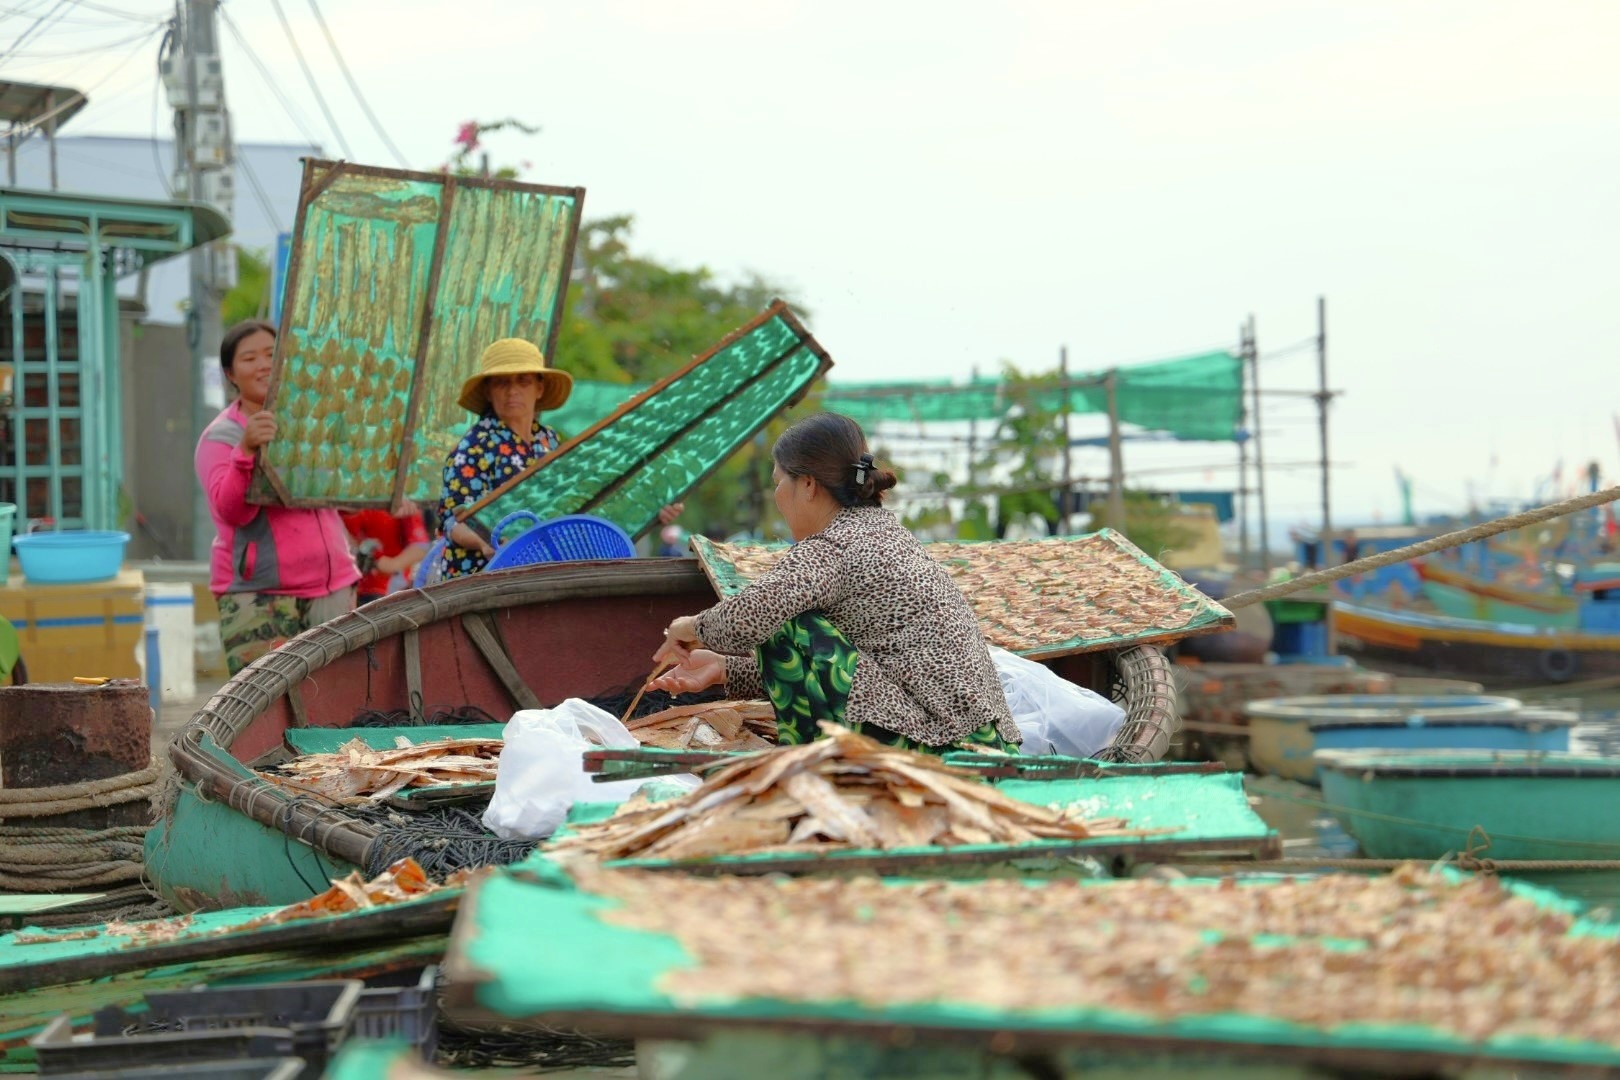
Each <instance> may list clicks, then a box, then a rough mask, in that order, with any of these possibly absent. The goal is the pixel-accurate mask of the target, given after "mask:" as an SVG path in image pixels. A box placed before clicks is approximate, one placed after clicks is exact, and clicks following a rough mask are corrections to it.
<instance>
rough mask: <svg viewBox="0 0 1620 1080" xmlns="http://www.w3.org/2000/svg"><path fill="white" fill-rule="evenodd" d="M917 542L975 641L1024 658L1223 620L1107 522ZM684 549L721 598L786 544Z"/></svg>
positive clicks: (1154, 637) (702, 544)
mask: <svg viewBox="0 0 1620 1080" xmlns="http://www.w3.org/2000/svg"><path fill="white" fill-rule="evenodd" d="M923 547H924V550H926V551H927V552H928V554H929V555H930V556H931V557H932V558H933V559H934V560H935V561H936V562H938V563H939V564H940V566H941V567H942V568H944V570H945V572H946V573H947V574H949V575H950V577H951V579H952V580H953V581H955V582H956V584H957V585H958V586H959V587H960V588H961V590H962V592H963V594H964V595H965V596H966V597H967V598H968V603H969V605H971V606H972V608H973V613H974V614H975V615H976V616H978V619H979V626H980V628H981V629H982V630H983V632H984V636H985V640H986V641H989V642H990V643H991V644H992V645H999V646H1001V647H1002V648H1004V649H1009V650H1011V651H1013V652H1017V653H1023V654H1024V655H1027V656H1060V655H1063V654H1065V653H1073V652H1089V651H1092V650H1094V649H1104V648H1114V647H1117V646H1119V645H1120V644H1122V643H1124V642H1126V641H1129V642H1131V643H1135V644H1141V643H1146V642H1151V641H1167V640H1173V639H1175V638H1180V637H1186V636H1188V635H1191V634H1206V633H1214V632H1216V631H1219V630H1223V629H1225V628H1227V627H1229V626H1231V625H1232V615H1231V613H1230V612H1228V611H1227V610H1226V609H1225V608H1223V607H1221V606H1220V605H1219V604H1217V603H1215V602H1214V601H1212V600H1210V599H1209V598H1207V597H1206V596H1204V595H1203V594H1202V593H1200V592H1199V591H1198V590H1196V589H1194V588H1192V587H1191V586H1190V585H1188V584H1187V583H1186V582H1185V581H1183V580H1182V579H1181V578H1179V577H1177V576H1176V575H1175V574H1174V573H1172V572H1171V571H1169V570H1166V569H1165V568H1164V567H1162V566H1160V565H1159V564H1158V563H1156V562H1154V561H1153V560H1152V559H1150V558H1149V557H1148V556H1147V555H1146V554H1144V553H1143V552H1142V551H1141V550H1140V549H1138V548H1137V547H1136V546H1135V545H1133V544H1132V543H1131V542H1130V541H1128V540H1126V539H1125V538H1124V537H1122V536H1120V535H1119V534H1118V533H1116V532H1114V531H1112V530H1110V529H1104V530H1102V531H1101V532H1097V533H1092V534H1091V535H1088V536H1078V537H1066V538H1056V539H1047V540H1021V541H1009V540H1001V541H994V542H986V543H971V544H966V543H934V544H925V545H923ZM693 549H694V550H695V551H696V553H697V556H698V559H699V560H700V561H701V562H702V564H703V569H704V572H705V573H707V574H708V575H709V580H710V581H711V582H712V583H713V584H714V587H715V589H716V591H717V592H719V593H720V595H722V596H730V595H733V594H734V593H736V592H738V591H739V590H740V589H742V588H743V586H745V585H746V584H747V583H748V582H750V581H752V580H754V579H755V578H757V577H759V576H760V575H761V574H764V573H765V572H766V571H768V570H770V568H771V567H773V566H775V565H776V562H777V560H778V559H780V558H781V557H782V553H783V551H784V550H786V549H784V548H777V547H766V546H763V545H753V544H721V543H715V542H714V541H712V540H708V539H705V538H703V537H694V538H693Z"/></svg>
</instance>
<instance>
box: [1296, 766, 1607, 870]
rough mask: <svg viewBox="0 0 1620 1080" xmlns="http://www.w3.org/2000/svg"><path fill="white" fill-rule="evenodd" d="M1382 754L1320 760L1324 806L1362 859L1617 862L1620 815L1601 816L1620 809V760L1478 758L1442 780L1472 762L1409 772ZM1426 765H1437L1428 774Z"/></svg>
mask: <svg viewBox="0 0 1620 1080" xmlns="http://www.w3.org/2000/svg"><path fill="white" fill-rule="evenodd" d="M1379 757H1380V755H1363V754H1354V753H1338V754H1335V753H1326V754H1323V755H1322V756H1321V757H1320V758H1319V759H1318V761H1319V764H1320V765H1321V773H1322V795H1323V799H1324V801H1325V802H1327V803H1328V805H1329V807H1330V809H1331V810H1332V813H1333V814H1334V816H1335V817H1337V818H1338V819H1339V821H1340V823H1341V824H1342V825H1343V826H1344V829H1345V831H1346V832H1348V833H1349V834H1350V835H1351V836H1352V837H1354V838H1355V840H1356V842H1357V844H1359V845H1360V847H1361V851H1362V854H1363V855H1365V856H1366V857H1368V858H1373V859H1438V858H1441V857H1443V856H1445V855H1446V854H1448V853H1451V852H1464V851H1468V850H1470V849H1472V850H1474V852H1475V853H1476V854H1478V855H1481V856H1488V857H1489V858H1492V859H1552V860H1566V859H1567V860H1591V859H1615V858H1620V817H1616V816H1615V815H1613V814H1609V813H1606V812H1602V811H1601V809H1599V808H1605V807H1610V806H1614V805H1615V804H1616V803H1617V802H1620V762H1612V763H1611V764H1612V765H1613V767H1612V768H1599V769H1591V770H1585V771H1583V772H1581V773H1579V774H1576V773H1570V774H1559V773H1558V772H1557V771H1556V770H1555V769H1553V768H1551V767H1550V766H1549V765H1547V764H1545V763H1547V762H1552V761H1555V760H1556V759H1557V758H1559V757H1573V755H1562V756H1559V755H1534V756H1531V755H1520V759H1522V760H1525V761H1536V760H1539V761H1541V762H1543V763H1544V764H1542V765H1540V766H1530V767H1527V768H1515V767H1513V766H1512V765H1508V764H1503V765H1495V766H1493V765H1492V764H1490V762H1491V761H1493V760H1504V761H1512V760H1514V758H1513V757H1512V756H1511V755H1500V754H1496V755H1493V754H1483V755H1476V756H1475V758H1474V760H1473V763H1472V764H1470V765H1465V766H1464V767H1461V768H1458V767H1457V766H1455V765H1453V766H1451V771H1450V772H1449V773H1448V772H1447V771H1446V766H1445V764H1444V763H1446V762H1453V763H1455V762H1458V761H1459V760H1461V761H1465V762H1466V761H1468V760H1469V759H1466V758H1463V757H1462V756H1461V755H1455V754H1444V755H1441V754H1436V755H1429V756H1425V755H1418V754H1409V755H1405V757H1407V758H1408V759H1409V760H1410V765H1409V766H1408V767H1406V768H1405V769H1403V770H1399V771H1393V770H1391V769H1389V768H1386V767H1385V766H1384V765H1383V764H1382V763H1380V761H1379V760H1378V759H1379ZM1381 757H1383V758H1385V759H1396V756H1395V755H1381ZM1397 760H1398V759H1397ZM1425 761H1428V762H1433V763H1435V764H1436V765H1437V766H1439V767H1437V768H1434V769H1432V770H1429V771H1425V770H1424V769H1423V768H1421V767H1419V766H1420V765H1421V763H1423V762H1425ZM1595 811H1596V812H1595ZM1476 830H1483V834H1481V833H1479V832H1477V831H1476ZM1487 844H1488V847H1487V846H1485V845H1487Z"/></svg>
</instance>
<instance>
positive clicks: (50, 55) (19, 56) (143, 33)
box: [10, 28, 152, 63]
mask: <svg viewBox="0 0 1620 1080" xmlns="http://www.w3.org/2000/svg"><path fill="white" fill-rule="evenodd" d="M151 36H152V31H151V29H150V28H147V29H145V30H138V31H136V32H135V33H133V34H130V35H129V36H128V37H122V38H119V39H118V40H117V41H105V42H101V43H99V44H96V45H85V46H83V47H81V48H77V49H59V50H57V51H55V52H27V53H19V52H13V53H11V54H10V56H11V59H12V61H14V62H18V63H33V62H35V61H39V60H69V59H72V58H73V57H75V56H90V55H93V54H95V53H98V52H106V51H107V50H108V49H117V48H120V47H122V46H124V45H128V44H130V43H131V42H135V41H140V40H143V39H145V38H148V37H151Z"/></svg>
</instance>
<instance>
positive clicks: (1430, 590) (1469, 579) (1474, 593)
mask: <svg viewBox="0 0 1620 1080" xmlns="http://www.w3.org/2000/svg"><path fill="white" fill-rule="evenodd" d="M1412 566H1413V569H1414V570H1415V571H1416V572H1417V576H1418V578H1419V579H1420V580H1422V582H1423V595H1424V596H1426V597H1427V598H1428V599H1429V602H1430V603H1432V604H1433V605H1434V606H1435V608H1436V609H1437V610H1438V611H1439V612H1440V614H1442V615H1449V616H1451V617H1452V618H1457V619H1478V620H1482V621H1485V622H1505V623H1514V624H1516V625H1520V626H1540V627H1545V628H1548V629H1554V630H1577V629H1579V628H1580V624H1581V611H1580V601H1579V600H1578V598H1576V597H1574V596H1568V595H1561V594H1559V593H1556V592H1548V591H1545V590H1532V589H1521V588H1515V587H1514V586H1511V585H1505V584H1502V583H1501V582H1494V581H1482V580H1480V579H1479V578H1476V577H1474V576H1472V575H1470V574H1465V573H1463V572H1462V571H1460V570H1453V569H1449V568H1447V567H1444V566H1440V565H1437V564H1435V563H1433V562H1429V561H1427V560H1424V559H1416V560H1414V561H1413V563H1412Z"/></svg>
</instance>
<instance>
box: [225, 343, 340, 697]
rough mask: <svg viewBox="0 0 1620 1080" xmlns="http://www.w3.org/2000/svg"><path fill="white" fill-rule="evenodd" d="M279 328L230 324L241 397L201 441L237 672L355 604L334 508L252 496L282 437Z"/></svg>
mask: <svg viewBox="0 0 1620 1080" xmlns="http://www.w3.org/2000/svg"><path fill="white" fill-rule="evenodd" d="M275 347H276V332H275V328H274V327H272V326H271V325H270V324H269V323H264V322H259V321H257V320H250V321H248V322H243V323H238V324H237V325H235V326H233V327H231V329H230V330H228V331H227V332H226V334H225V338H224V340H223V341H221V342H220V346H219V366H220V367H221V368H223V369H224V371H225V379H226V381H227V382H229V383H230V384H231V385H232V386H234V387H235V388H236V400H235V401H233V402H231V403H230V404H229V405H227V406H226V407H225V411H224V412H222V413H220V414H219V415H218V416H216V417H215V418H214V421H213V423H211V424H209V425H208V427H207V429H206V430H204V431H203V435H202V439H201V440H199V441H198V443H197V457H196V463H197V482H198V483H200V484H202V488H203V492H204V493H205V494H206V495H207V496H208V508H209V511H210V512H211V513H212V515H213V518H214V528H215V529H216V530H217V533H218V535H216V536H215V537H214V545H213V550H212V552H211V558H210V562H211V565H212V589H213V593H214V595H215V596H216V597H218V598H219V631H220V637H221V638H222V639H223V642H224V646H225V666H226V669H227V670H228V671H229V672H230V673H231V674H232V675H235V674H236V673H237V672H238V671H241V670H242V669H243V668H244V667H246V666H247V665H248V664H250V663H252V662H253V661H254V660H256V659H258V658H259V657H261V656H263V655H264V654H265V653H267V652H269V651H270V650H271V649H274V648H275V647H276V646H278V645H280V644H281V643H282V642H284V641H286V640H287V639H288V638H290V637H294V636H296V635H297V634H300V633H302V632H303V631H305V630H308V629H309V628H310V627H312V626H316V625H318V624H320V623H323V622H325V621H326V620H328V619H331V618H333V617H335V616H337V615H341V614H343V613H344V612H345V611H349V610H350V609H352V608H353V607H354V585H355V582H357V581H359V580H360V570H359V568H358V567H356V566H355V564H354V557H353V556H352V555H351V554H350V553H349V538H348V533H347V531H346V530H345V529H344V528H343V521H342V519H341V518H340V517H338V513H337V511H336V510H296V509H288V508H284V507H279V506H255V505H254V504H252V503H250V502H248V501H247V491H248V481H249V480H250V479H251V478H252V476H253V460H254V455H255V453H256V452H257V451H258V449H259V448H260V447H261V446H264V445H265V444H266V443H268V442H269V441H270V440H271V439H273V438H275V435H276V420H275V417H274V416H272V415H271V414H270V413H269V412H268V411H266V410H265V407H264V402H265V397H266V396H267V395H268V394H269V391H270V362H271V357H272V356H273V355H274V353H275Z"/></svg>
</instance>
